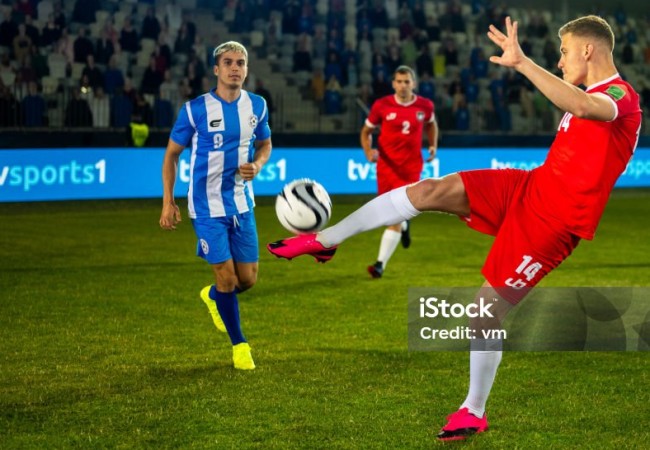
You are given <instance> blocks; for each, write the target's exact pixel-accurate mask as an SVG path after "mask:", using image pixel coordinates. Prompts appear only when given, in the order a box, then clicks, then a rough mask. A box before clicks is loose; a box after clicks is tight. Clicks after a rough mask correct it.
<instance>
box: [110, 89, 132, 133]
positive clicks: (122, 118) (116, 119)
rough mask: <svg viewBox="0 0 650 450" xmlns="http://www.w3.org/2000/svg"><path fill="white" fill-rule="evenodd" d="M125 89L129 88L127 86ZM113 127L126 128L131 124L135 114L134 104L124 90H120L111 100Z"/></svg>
mask: <svg viewBox="0 0 650 450" xmlns="http://www.w3.org/2000/svg"><path fill="white" fill-rule="evenodd" d="M124 87H127V86H126V84H125V86H124ZM110 114H111V126H112V127H115V128H126V127H127V126H128V125H129V123H130V122H131V114H133V102H132V101H131V99H130V98H129V96H128V94H127V93H126V92H125V91H124V88H118V89H117V90H116V91H115V95H114V96H113V97H112V98H111V104H110Z"/></svg>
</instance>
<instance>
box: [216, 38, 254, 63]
mask: <svg viewBox="0 0 650 450" xmlns="http://www.w3.org/2000/svg"><path fill="white" fill-rule="evenodd" d="M226 52H235V53H241V54H243V55H244V58H245V59H246V64H248V51H246V47H244V46H243V45H242V44H240V43H239V42H237V41H228V42H224V43H223V44H221V45H219V46H218V47H217V48H215V49H214V52H212V56H214V64H215V65H217V66H218V65H219V59H221V55H222V54H224V53H226Z"/></svg>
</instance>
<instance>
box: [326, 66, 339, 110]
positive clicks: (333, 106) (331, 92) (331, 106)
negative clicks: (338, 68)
mask: <svg viewBox="0 0 650 450" xmlns="http://www.w3.org/2000/svg"><path fill="white" fill-rule="evenodd" d="M323 105H324V109H325V111H324V113H325V114H340V113H342V112H343V105H342V99H341V85H340V84H339V81H338V80H337V79H336V77H335V76H334V75H332V76H331V77H330V78H329V80H328V81H327V85H326V86H325V97H324V98H323Z"/></svg>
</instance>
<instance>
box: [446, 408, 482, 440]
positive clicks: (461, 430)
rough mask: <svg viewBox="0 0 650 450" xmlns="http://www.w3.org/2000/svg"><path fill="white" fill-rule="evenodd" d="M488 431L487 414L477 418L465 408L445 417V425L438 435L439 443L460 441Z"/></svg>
mask: <svg viewBox="0 0 650 450" xmlns="http://www.w3.org/2000/svg"><path fill="white" fill-rule="evenodd" d="M487 429H488V421H487V414H483V417H481V418H478V417H476V416H475V415H474V414H472V413H470V412H469V410H468V409H467V408H462V409H459V410H458V411H456V412H455V413H453V414H450V415H448V416H447V425H445V426H444V427H442V430H440V433H438V439H440V440H441V441H460V440H463V439H466V438H468V437H469V436H471V435H473V434H478V433H482V432H484V431H486V430H487Z"/></svg>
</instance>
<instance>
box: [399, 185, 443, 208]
mask: <svg viewBox="0 0 650 450" xmlns="http://www.w3.org/2000/svg"><path fill="white" fill-rule="evenodd" d="M440 181H441V180H440V179H439V178H427V179H425V180H422V181H420V182H419V183H416V184H414V185H413V186H410V187H409V188H408V189H407V190H406V194H407V195H408V197H409V200H410V201H411V203H412V204H413V206H414V207H415V209H417V210H418V211H432V210H436V209H437V207H438V198H439V193H440Z"/></svg>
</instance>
